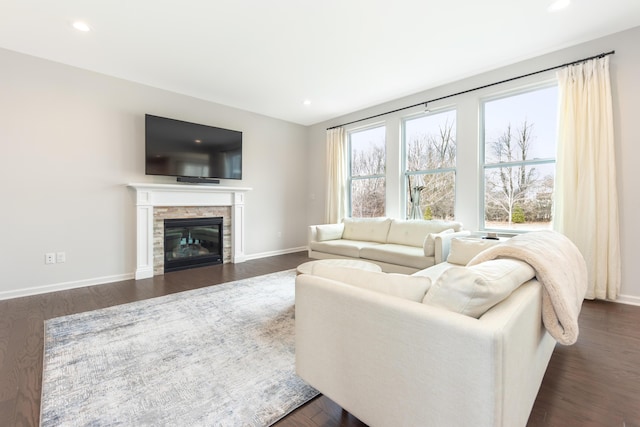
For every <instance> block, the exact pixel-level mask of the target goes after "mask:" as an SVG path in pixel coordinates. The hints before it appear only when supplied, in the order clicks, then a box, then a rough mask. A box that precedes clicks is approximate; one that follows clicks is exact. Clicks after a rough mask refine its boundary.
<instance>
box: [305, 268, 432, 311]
mask: <svg viewBox="0 0 640 427" xmlns="http://www.w3.org/2000/svg"><path fill="white" fill-rule="evenodd" d="M311 274H312V275H314V276H320V277H324V278H327V279H331V280H336V281H338V282H342V283H346V284H348V285H352V286H357V287H359V288H363V289H367V290H370V291H374V292H380V293H383V294H386V295H393V296H395V297H400V298H404V299H408V300H411V301H415V302H421V301H422V299H423V298H424V295H425V293H426V292H427V290H428V289H429V287H430V286H431V279H429V278H428V277H420V276H407V275H406V274H396V273H382V272H380V273H379V272H374V271H364V270H360V269H357V268H351V267H339V266H332V265H329V264H322V263H316V264H314V265H313V267H312V269H311Z"/></svg>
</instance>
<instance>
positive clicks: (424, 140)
mask: <svg viewBox="0 0 640 427" xmlns="http://www.w3.org/2000/svg"><path fill="white" fill-rule="evenodd" d="M402 134H403V139H404V150H405V162H406V163H405V165H406V167H405V177H406V180H407V192H406V201H407V203H406V206H407V209H406V215H407V218H415V219H418V218H421V219H422V218H423V219H436V218H437V219H453V218H454V204H455V178H456V171H455V167H456V112H455V110H452V111H445V112H440V113H434V114H428V115H424V116H420V117H414V118H409V119H405V120H404V121H403V133H402Z"/></svg>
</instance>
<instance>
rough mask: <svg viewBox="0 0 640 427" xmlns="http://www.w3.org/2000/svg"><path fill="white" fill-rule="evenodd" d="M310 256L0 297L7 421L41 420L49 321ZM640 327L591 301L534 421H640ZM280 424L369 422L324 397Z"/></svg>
mask: <svg viewBox="0 0 640 427" xmlns="http://www.w3.org/2000/svg"><path fill="white" fill-rule="evenodd" d="M305 261H308V258H307V255H306V252H299V253H295V254H287V255H281V256H275V257H270V258H263V259H259V260H253V261H247V262H245V263H241V264H224V265H217V266H211V267H203V268H199V269H194V270H186V271H181V272H175V273H168V274H165V275H164V276H157V277H154V278H152V279H144V280H138V281H135V280H127V281H123V282H117V283H111V284H106V285H100V286H91V287H86V288H79V289H73V290H68V291H60V292H53V293H49V294H43V295H36V296H30V297H24V298H15V299H11V300H4V301H0V426H1V427H10V426H37V425H38V420H39V410H40V390H41V382H42V351H43V322H44V320H46V319H50V318H53V317H58V316H64V315H67V314H73V313H78V312H83V311H88V310H95V309H98V308H103V307H109V306H113V305H117V304H123V303H127V302H132V301H138V300H142V299H146V298H152V297H156V296H161V295H167V294H171V293H175V292H181V291H185V290H189V289H196V288H201V287H204V286H210V285H214V284H219V283H224V282H228V281H231V280H238V279H244V278H247V277H252V276H257V275H261V274H267V273H272V272H276V271H281V270H286V269H290V268H294V267H296V266H297V265H299V264H301V263H303V262H305ZM639 326H640V307H635V306H629V305H623V304H615V303H608V302H591V301H585V303H584V305H583V309H582V312H581V316H580V338H579V339H578V342H577V343H576V344H575V345H573V346H569V347H563V346H560V345H558V346H557V347H556V350H555V351H554V354H553V356H552V358H551V362H550V364H549V368H548V369H547V373H546V375H545V377H544V381H543V383H542V386H541V388H540V392H539V394H538V397H537V399H536V402H535V404H534V407H533V410H532V412H531V416H530V418H529V423H528V424H527V425H528V426H529V427H537V426H553V427H555V426H557V427H560V426H562V427H565V426H569V427H571V426H576V427H577V426H580V427H590V426H593V427H595V426H612V427H613V426H618V427H640V327H639ZM523 369H526V367H523ZM276 425H277V426H279V427H291V426H296V427H299V426H309V427H317V426H323V427H345V426H349V427H355V426H358V427H363V426H364V424H363V423H362V422H360V421H359V420H358V419H356V418H355V417H353V416H352V415H350V414H349V413H348V412H346V411H344V410H342V408H340V407H339V406H338V405H336V404H335V403H333V402H332V401H331V400H329V399H328V398H326V397H324V396H320V397H318V398H316V399H314V400H312V401H311V402H309V403H307V404H306V405H304V406H302V407H300V408H298V409H297V410H296V411H294V412H293V413H291V414H289V415H288V416H287V417H285V418H284V419H282V420H281V421H279V422H278V423H277V424H276ZM425 425H428V424H426V423H425ZM437 427H439V426H437Z"/></svg>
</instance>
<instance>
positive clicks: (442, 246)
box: [434, 230, 471, 264]
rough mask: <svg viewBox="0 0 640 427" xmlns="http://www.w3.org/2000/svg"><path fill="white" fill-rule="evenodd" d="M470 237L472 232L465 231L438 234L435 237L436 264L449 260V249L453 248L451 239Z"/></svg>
mask: <svg viewBox="0 0 640 427" xmlns="http://www.w3.org/2000/svg"><path fill="white" fill-rule="evenodd" d="M469 235H471V231H469V230H463V231H457V232H455V233H444V234H438V235H437V236H435V253H434V257H435V263H436V264H440V263H441V262H445V261H446V260H447V257H448V256H449V249H450V248H451V239H453V238H455V237H462V236H469Z"/></svg>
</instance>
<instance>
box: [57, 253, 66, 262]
mask: <svg viewBox="0 0 640 427" xmlns="http://www.w3.org/2000/svg"><path fill="white" fill-rule="evenodd" d="M66 261H67V254H66V253H65V252H57V253H56V262H66Z"/></svg>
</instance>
